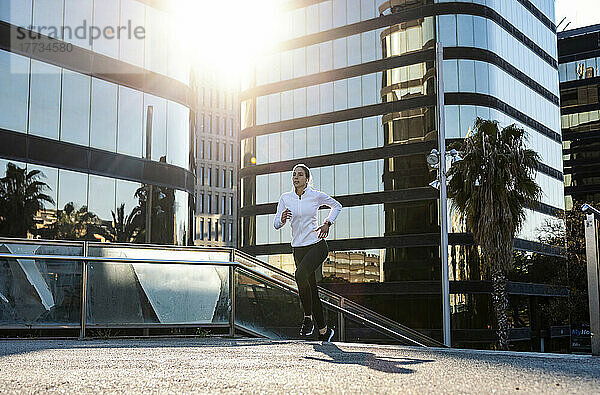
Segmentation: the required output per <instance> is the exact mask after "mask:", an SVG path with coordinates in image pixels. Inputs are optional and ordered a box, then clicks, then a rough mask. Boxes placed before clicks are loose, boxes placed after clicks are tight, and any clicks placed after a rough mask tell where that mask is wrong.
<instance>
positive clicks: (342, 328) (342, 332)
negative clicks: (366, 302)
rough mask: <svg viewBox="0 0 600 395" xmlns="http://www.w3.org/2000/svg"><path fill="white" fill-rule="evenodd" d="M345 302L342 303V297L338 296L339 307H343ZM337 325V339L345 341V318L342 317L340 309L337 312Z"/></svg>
mask: <svg viewBox="0 0 600 395" xmlns="http://www.w3.org/2000/svg"><path fill="white" fill-rule="evenodd" d="M345 307H346V306H345V303H344V298H340V308H342V309H344V308H345ZM338 327H339V328H340V329H339V332H340V334H339V339H340V341H341V342H345V341H346V320H345V318H344V314H343V313H342V312H341V311H340V312H339V313H338Z"/></svg>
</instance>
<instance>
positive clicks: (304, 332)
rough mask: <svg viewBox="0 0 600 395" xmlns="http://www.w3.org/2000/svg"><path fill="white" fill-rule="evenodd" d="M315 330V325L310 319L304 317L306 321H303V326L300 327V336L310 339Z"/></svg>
mask: <svg viewBox="0 0 600 395" xmlns="http://www.w3.org/2000/svg"><path fill="white" fill-rule="evenodd" d="M314 330H315V325H314V324H313V321H312V319H311V318H310V317H304V321H302V325H301V326H300V336H302V337H308V336H310V335H312V334H313V331H314Z"/></svg>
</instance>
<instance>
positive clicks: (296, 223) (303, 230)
mask: <svg viewBox="0 0 600 395" xmlns="http://www.w3.org/2000/svg"><path fill="white" fill-rule="evenodd" d="M321 206H327V207H329V208H330V209H331V211H330V212H329V216H328V217H327V219H326V221H329V222H331V223H332V224H333V222H334V221H335V219H336V218H337V216H338V214H339V213H340V212H341V211H342V205H341V204H340V203H339V202H338V201H337V200H335V199H334V198H332V197H331V196H329V195H327V194H326V193H324V192H321V191H316V190H314V189H313V188H311V187H306V189H304V192H303V193H302V196H300V197H299V196H298V195H297V194H296V192H295V191H294V190H293V189H292V190H291V191H290V192H286V193H284V194H283V195H281V197H280V198H279V204H278V205H277V214H276V215H275V221H273V226H274V227H275V229H279V228H281V227H282V226H283V225H284V224H282V223H281V214H282V213H283V212H284V211H285V209H286V208H289V209H290V211H291V212H292V218H291V219H290V220H288V221H289V222H290V225H291V227H292V247H304V246H309V245H313V244H315V243H317V242H319V240H320V239H319V235H318V233H317V232H315V229H317V228H318V227H319V225H318V224H317V220H318V219H317V213H318V212H319V207H321Z"/></svg>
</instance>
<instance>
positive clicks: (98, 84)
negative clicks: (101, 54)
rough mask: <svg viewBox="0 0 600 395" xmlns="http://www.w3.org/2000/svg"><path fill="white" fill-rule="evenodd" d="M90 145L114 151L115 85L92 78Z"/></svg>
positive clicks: (115, 128) (115, 140) (115, 127)
mask: <svg viewBox="0 0 600 395" xmlns="http://www.w3.org/2000/svg"><path fill="white" fill-rule="evenodd" d="M90 145H91V146H92V147H95V148H99V149H103V150H107V151H116V148H117V85H115V84H112V83H110V82H106V81H102V80H99V79H97V78H92V114H91V133H90Z"/></svg>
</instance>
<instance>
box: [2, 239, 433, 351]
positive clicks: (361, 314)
mask: <svg viewBox="0 0 600 395" xmlns="http://www.w3.org/2000/svg"><path fill="white" fill-rule="evenodd" d="M2 242H4V243H7V244H18V243H23V242H26V243H27V244H38V245H39V244H51V245H57V244H60V245H69V246H79V247H82V248H84V250H85V251H84V254H85V255H87V250H88V249H89V248H90V247H92V248H94V247H102V248H131V249H159V250H166V251H168V250H171V251H190V252H228V253H230V257H231V258H232V261H198V260H186V259H151V258H127V257H90V256H72V255H30V254H5V253H1V254H0V259H32V260H55V261H78V262H79V261H85V262H103V263H115V264H118V263H129V264H136V263H148V264H188V265H201V266H229V267H231V268H233V269H235V268H240V269H243V270H245V271H247V272H249V273H251V274H254V275H256V276H259V277H260V278H261V279H263V280H265V281H268V282H271V283H272V284H275V285H278V286H280V287H283V288H284V289H286V290H288V291H292V292H294V293H297V292H298V291H297V288H296V287H295V286H293V285H291V284H295V280H294V277H293V276H292V275H291V274H290V273H288V272H285V271H283V270H281V269H279V268H276V267H273V266H271V265H269V264H268V263H266V262H263V261H261V260H260V259H257V258H256V257H253V256H252V255H249V254H247V253H245V252H243V251H240V250H237V249H233V248H230V247H192V248H180V247H177V248H173V246H165V245H157V246H153V245H147V244H145V245H140V244H129V243H111V244H107V243H96V242H77V241H75V242H71V241H63V240H54V241H52V240H39V239H6V238H0V243H2ZM236 255H239V256H240V257H241V258H244V259H246V260H248V261H250V262H252V263H254V264H257V265H258V266H260V267H262V268H264V269H267V270H269V271H271V272H274V273H276V274H278V275H280V276H282V277H285V278H287V279H288V280H290V282H291V284H288V283H285V282H282V281H279V280H277V279H276V278H273V277H270V276H268V275H266V274H263V273H261V272H259V271H256V270H254V269H252V268H250V267H247V266H245V265H243V264H242V263H240V262H236V261H235V258H236ZM318 291H319V292H320V293H321V294H322V295H324V296H326V297H327V298H329V299H332V300H334V301H335V302H337V303H338V304H342V301H343V303H344V304H345V306H346V307H348V308H350V309H352V310H355V311H357V312H353V311H350V310H348V309H346V308H343V307H340V306H339V305H336V304H335V303H331V302H329V301H327V300H324V301H323V302H324V303H325V304H326V305H328V306H330V307H331V308H333V309H334V310H336V311H337V312H339V313H342V314H345V315H346V316H348V317H349V318H350V319H353V320H355V321H358V322H361V323H363V324H365V325H367V326H371V327H373V329H375V330H378V331H380V332H383V333H385V334H387V335H391V336H392V337H396V338H400V339H402V340H405V341H408V342H411V343H413V344H415V345H419V346H425V345H424V344H422V343H420V342H418V341H416V340H414V339H411V338H409V337H407V336H405V335H403V334H401V333H399V332H398V331H396V330H394V329H392V328H388V327H385V326H384V325H381V324H379V323H377V322H375V320H378V321H380V322H383V323H384V324H386V325H389V326H393V327H396V328H400V329H401V330H402V331H404V332H406V333H409V334H410V335H411V336H413V337H416V338H419V339H421V340H423V341H425V342H429V343H430V344H434V345H436V346H440V347H444V345H443V344H441V343H439V342H438V341H436V340H435V339H431V338H429V337H427V336H425V335H423V334H421V333H420V332H418V331H415V330H413V329H410V328H407V327H404V326H403V325H401V324H399V323H397V322H395V321H393V320H391V319H389V318H387V317H385V316H382V315H380V314H379V313H376V312H374V311H372V310H369V309H367V308H365V307H364V306H361V305H360V304H358V303H356V302H353V301H351V300H348V299H346V298H343V297H342V296H340V295H338V294H335V293H333V292H331V291H329V290H328V289H326V288H323V287H320V286H319V287H318ZM367 317H368V318H367ZM83 333H84V330H83V328H82V334H83Z"/></svg>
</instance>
